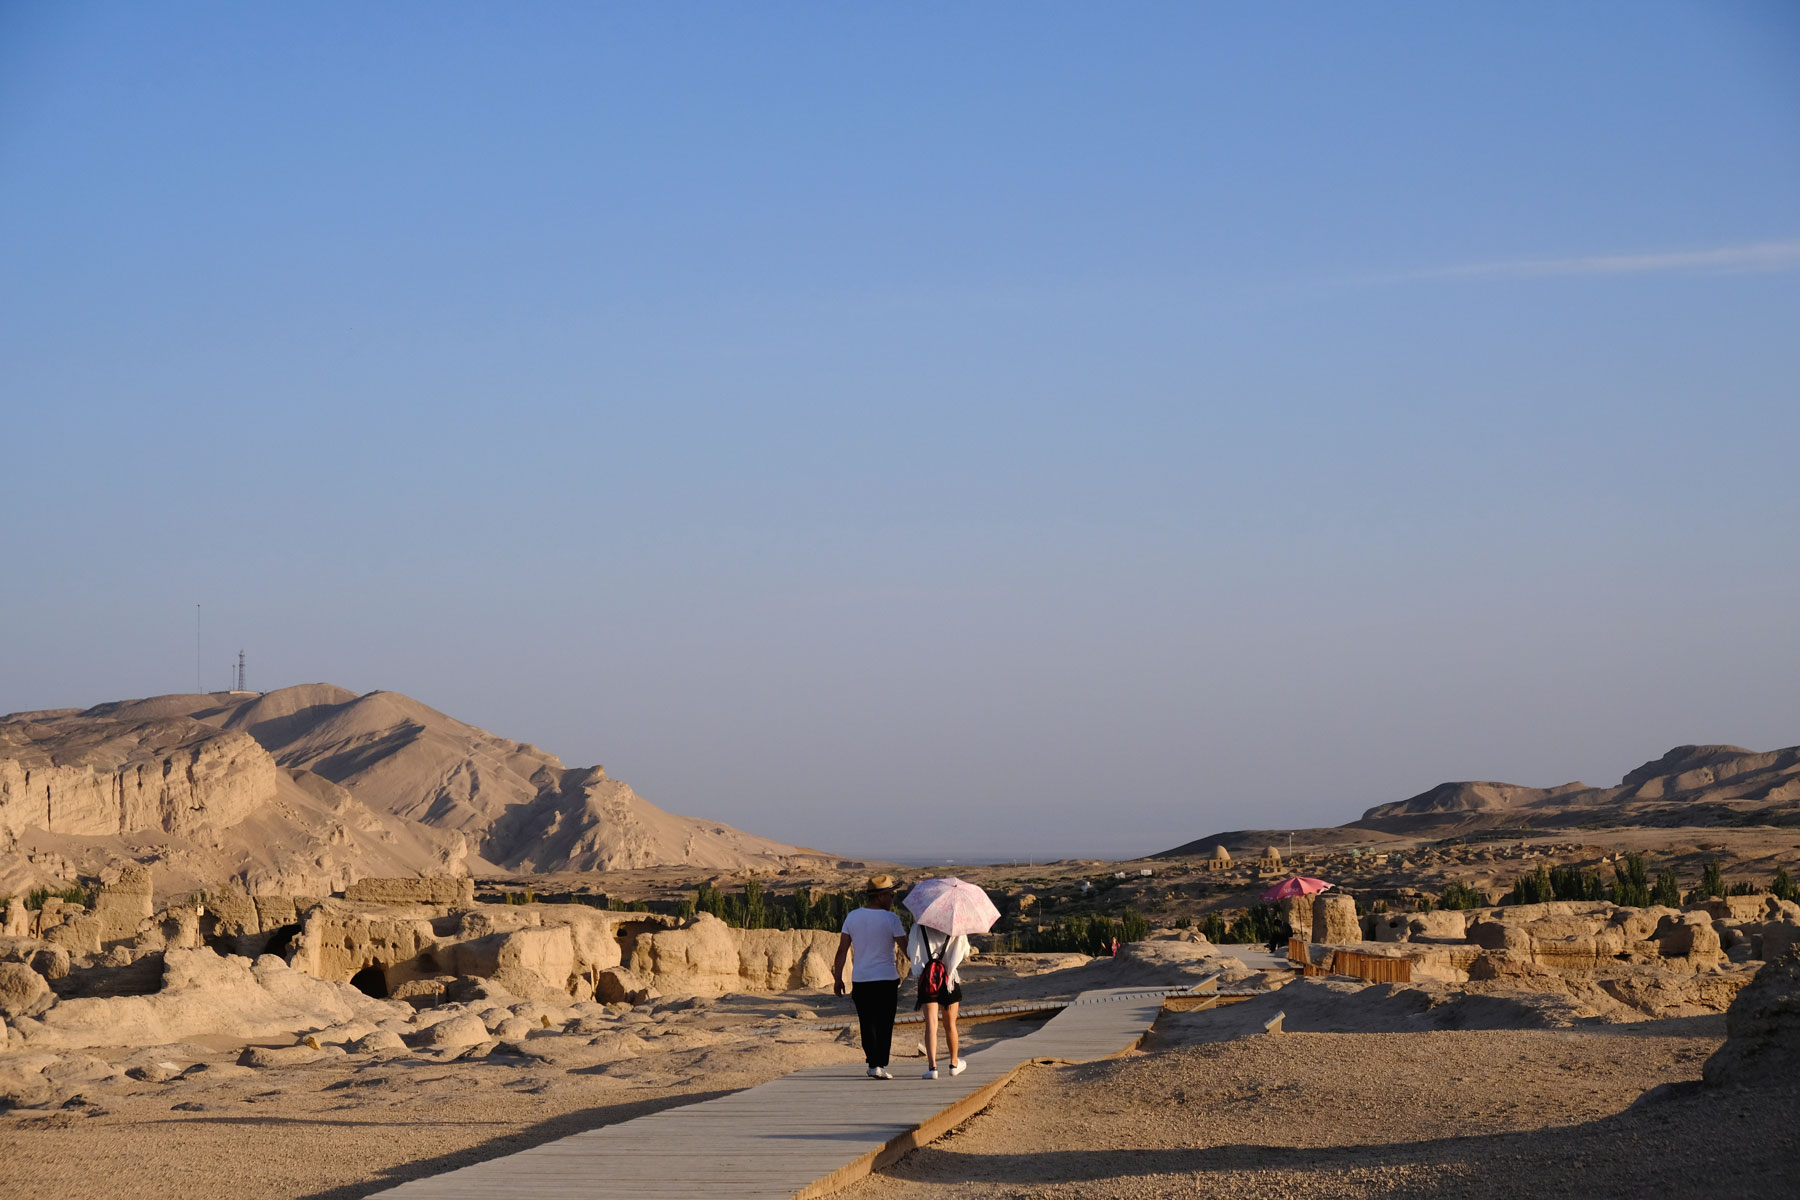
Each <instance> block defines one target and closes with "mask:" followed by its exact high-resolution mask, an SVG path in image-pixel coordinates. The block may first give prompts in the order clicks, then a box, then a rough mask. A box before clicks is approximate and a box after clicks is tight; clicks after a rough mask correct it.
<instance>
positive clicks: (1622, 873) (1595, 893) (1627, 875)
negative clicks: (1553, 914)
mask: <svg viewBox="0 0 1800 1200" xmlns="http://www.w3.org/2000/svg"><path fill="white" fill-rule="evenodd" d="M1451 886H1452V887H1455V886H1458V885H1455V884H1452V885H1451ZM1768 890H1769V891H1770V892H1772V893H1773V894H1775V895H1776V896H1779V897H1781V898H1782V899H1783V900H1795V899H1800V888H1796V887H1795V885H1794V881H1793V879H1792V878H1791V877H1790V876H1789V875H1788V872H1787V868H1786V867H1777V868H1776V870H1775V877H1774V879H1773V880H1772V881H1771V882H1770V884H1769V888H1768ZM1758 891H1759V889H1758V888H1757V887H1756V885H1754V884H1752V883H1751V882H1750V881H1748V880H1739V881H1738V882H1736V883H1731V884H1727V883H1726V882H1725V872H1724V870H1723V868H1721V867H1720V865H1719V861H1718V860H1717V859H1714V860H1713V861H1711V862H1709V863H1707V864H1706V867H1705V870H1704V871H1703V872H1702V874H1701V877H1700V886H1699V887H1697V888H1694V889H1693V890H1692V891H1690V892H1688V893H1687V895H1686V897H1685V900H1686V902H1687V903H1689V904H1694V903H1697V902H1698V901H1701V900H1707V899H1712V898H1723V897H1725V896H1754V895H1756V894H1758ZM1448 895H1449V892H1448V889H1446V892H1445V896H1446V900H1444V901H1441V902H1440V903H1442V904H1443V906H1444V907H1446V908H1450V907H1465V906H1463V905H1452V904H1450V903H1448V899H1447V897H1448ZM1683 899H1684V897H1683V895H1682V891H1681V880H1680V878H1679V877H1677V876H1676V874H1675V872H1674V871H1671V870H1668V869H1667V868H1665V869H1663V870H1661V871H1659V872H1657V875H1656V879H1655V881H1654V882H1652V881H1651V879H1650V875H1649V871H1648V870H1647V869H1646V868H1645V866H1644V856H1643V855H1642V854H1627V855H1625V856H1624V857H1623V858H1621V859H1618V860H1617V861H1615V862H1614V864H1613V879H1612V883H1611V884H1610V885H1608V884H1605V883H1603V882H1602V881H1601V879H1600V872H1599V871H1596V870H1594V869H1592V868H1588V869H1586V870H1583V869H1582V868H1580V867H1551V866H1548V865H1546V864H1544V863H1539V864H1538V866H1537V870H1536V871H1534V872H1532V873H1531V874H1530V875H1527V876H1525V877H1524V878H1522V879H1520V880H1519V881H1518V882H1517V883H1515V884H1514V885H1513V890H1512V894H1511V895H1510V896H1508V897H1507V900H1506V902H1507V903H1509V904H1542V903H1544V902H1546V901H1549V900H1610V901H1612V902H1613V903H1614V904H1621V905H1629V906H1631V907H1633V908H1647V907H1649V906H1650V905H1653V904H1660V905H1665V906H1667V907H1669V908H1679V907H1681V905H1682V903H1683ZM1466 907H1471V908H1473V907H1476V906H1475V905H1467V906H1466Z"/></svg>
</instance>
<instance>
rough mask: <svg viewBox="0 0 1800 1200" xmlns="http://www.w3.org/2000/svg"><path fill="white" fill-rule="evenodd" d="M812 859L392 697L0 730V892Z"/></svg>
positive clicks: (91, 716) (227, 697)
mask: <svg viewBox="0 0 1800 1200" xmlns="http://www.w3.org/2000/svg"><path fill="white" fill-rule="evenodd" d="M814 857H817V852H814V851H808V850H804V849H802V848H800V847H797V846H790V845H787V844H785V843H782V842H776V841H771V840H769V839H767V838H760V837H756V836H755V835H753V834H748V833H744V832H742V831H741V830H737V829H733V828H732V827H730V826H728V825H723V824H720V823H718V822H715V821H705V820H700V819H696V818H690V817H682V816H676V815H675V814H672V813H668V812H665V811H663V810H662V809H660V808H657V807H656V806H655V805H653V804H651V803H649V802H648V801H646V800H645V799H643V798H642V797H641V796H639V795H638V794H637V793H636V792H634V791H633V790H632V789H631V787H630V786H629V785H628V784H625V783H623V782H621V781H619V780H616V779H612V778H609V777H608V776H607V774H606V772H605V771H604V770H603V769H602V768H600V767H598V766H594V767H577V768H568V767H565V766H563V764H562V763H561V762H560V761H559V760H558V759H557V758H556V756H555V755H552V754H548V753H546V752H544V751H543V750H540V749H538V748H537V747H535V746H532V745H530V744H529V743H526V742H517V741H511V740H509V739H506V738H501V737H496V736H495V735H493V734H491V733H488V732H487V731H486V730H483V729H479V728H477V727H475V726H473V725H468V724H465V723H463V722H461V721H458V720H456V719H454V718H452V717H449V716H447V715H445V714H444V713H441V712H438V711H437V710H436V709H433V708H431V707H429V706H427V705H424V704H421V703H420V702H418V701H417V700H414V699H412V698H410V697H408V696H403V695H401V694H399V693H397V692H381V691H377V692H370V693H369V694H367V695H363V696H359V695H357V694H355V693H354V692H349V691H346V690H344V689H343V688H339V687H333V686H332V685H330V684H310V685H305V686H301V687H292V688H284V689H282V690H281V691H277V692H269V693H264V694H251V693H216V694H212V695H173V696H157V697H152V698H150V699H145V700H131V701H122V702H118V703H111V704H102V705H98V706H96V707H94V708H90V709H85V710H77V709H58V710H47V711H39V712H26V713H14V714H12V715H11V716H8V717H6V718H4V719H0V892H4V891H9V890H18V889H20V888H24V887H30V886H35V885H38V884H43V883H57V882H61V881H67V880H69V879H71V878H72V877H74V876H76V875H78V874H88V873H93V872H95V871H97V870H99V869H100V868H102V867H104V866H105V865H107V864H108V863H113V862H119V861H127V860H129V861H137V862H155V863H158V864H159V867H160V870H159V875H160V876H161V877H162V878H164V879H166V880H168V881H169V886H182V885H190V884H191V885H202V884H209V883H217V882H219V881H220V880H223V879H227V878H236V879H238V880H240V881H241V882H242V883H243V884H244V885H245V887H246V888H247V889H249V890H251V891H267V892H283V893H314V892H330V891H335V890H339V889H341V888H342V887H343V886H344V885H345V884H346V883H348V882H349V881H350V880H352V879H354V878H358V877H361V876H364V875H371V874H373V875H396V874H400V875H410V874H420V873H439V874H441V873H451V874H461V873H467V872H470V871H475V870H487V869H490V868H499V869H503V870H510V871H571V870H573V871H591V870H611V869H623V868H642V867H653V866H660V865H675V866H691V867H697V868H702V869H707V870H741V869H744V868H749V867H759V866H760V867H773V866H778V865H782V864H785V863H787V862H790V861H793V860H800V859H809V858H814Z"/></svg>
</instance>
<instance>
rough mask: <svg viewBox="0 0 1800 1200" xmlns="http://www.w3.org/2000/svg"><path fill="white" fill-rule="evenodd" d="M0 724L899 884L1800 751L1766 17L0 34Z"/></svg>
mask: <svg viewBox="0 0 1800 1200" xmlns="http://www.w3.org/2000/svg"><path fill="white" fill-rule="evenodd" d="M0 281H3V282H0V402H3V403H4V406H5V411H4V416H5V422H4V429H5V435H4V438H3V439H0V441H3V442H4V445H5V448H6V451H7V453H6V461H7V465H6V468H5V470H4V471H0V503H3V504H4V512H5V513H6V518H5V521H4V524H0V548H3V549H4V550H5V554H6V561H7V562H8V564H9V569H8V586H7V587H6V588H5V589H3V590H0V618H3V620H4V631H5V632H4V634H3V635H0V710H16V709H23V708H35V707H49V706H62V705H86V704H91V703H96V702H99V701H102V700H109V699H116V698H121V697H126V696H135V695H146V694H154V693H158V692H166V691H178V690H189V689H191V688H192V687H193V686H194V683H195V646H194V628H193V614H194V605H195V604H196V603H202V604H204V605H205V612H206V621H207V629H206V634H205V645H204V647H203V649H202V660H203V661H202V668H203V674H204V682H205V683H206V686H208V687H209V688H210V687H220V686H223V685H224V683H225V681H226V678H227V676H226V666H227V663H228V662H229V661H230V659H231V657H232V656H233V655H234V654H235V652H236V650H237V649H238V648H239V647H240V646H242V647H243V648H244V649H245V650H246V651H247V652H248V654H249V660H250V682H251V684H252V686H254V687H259V688H271V687H277V686H281V685H285V684H288V683H297V682H310V681H314V680H329V681H332V682H336V683H339V684H342V685H344V686H347V687H351V688H354V689H357V690H369V689H374V688H390V689H394V690H398V691H404V692H407V693H409V694H412V695H415V696H418V697H419V698H420V699H423V700H425V701H426V702H428V703H431V704H434V705H436V706H438V707H440V708H442V709H444V710H446V711H448V712H450V713H451V714H453V715H456V716H459V717H462V718H463V719H466V720H470V721H473V722H475V723H478V724H481V725H483V726H485V727H487V728H489V729H492V730H494V731H495V732H497V733H501V734H504V735H507V736H512V737H518V738H522V739H525V740H530V741H534V742H536V743H538V744H540V745H543V746H545V747H546V748H548V749H550V750H552V751H555V752H556V753H558V754H560V755H562V756H563V758H564V759H565V761H567V762H570V763H571V764H576V763H589V762H596V761H598V762H604V763H605V764H606V765H607V767H608V768H609V770H611V771H612V772H613V773H614V774H615V775H617V776H619V777H621V778H624V779H627V780H629V781H630V782H631V783H633V785H634V786H636V787H637V788H638V789H639V790H640V791H641V792H643V793H644V794H645V795H646V796H648V797H649V798H650V799H652V800H653V801H655V802H657V803H660V804H662V805H664V806H665V807H668V808H671V809H673V810H675V811H680V812H691V813H700V814H705V815H708V816H713V817H717V818H720V819H724V820H727V821H731V822H733V823H734V824H737V825H740V826H742V827H745V828H748V829H751V830H754V831H756V832H760V833H766V834H769V835H771V836H777V837H782V838H785V839H789V840H794V841H801V842H807V843H811V844H815V845H820V846H825V847H829V848H833V849H838V850H842V851H844V852H848V853H854V854H862V855H896V856H911V855H924V854H939V853H941V854H965V855H972V854H1014V853H1017V854H1027V853H1035V854H1092V855H1123V854H1131V853H1144V852H1150V851H1154V850H1158V849H1161V848H1163V847H1165V846H1167V845H1170V844H1173V843H1174V842H1176V841H1181V840H1186V839H1187V838H1190V837H1195V836H1199V835H1201V834H1203V833H1206V832H1210V831H1212V830H1215V829H1220V828H1236V827H1241V826H1272V827H1285V826H1292V825H1307V824H1315V823H1336V822H1338V821H1342V820H1347V819H1350V818H1351V817H1353V816H1354V815H1356V814H1357V813H1358V812H1360V810H1361V809H1362V808H1364V807H1366V806H1367V805H1370V804H1375V803H1380V802H1384V801H1388V800H1393V799H1398V798H1401V797H1403V796H1406V795H1409V794H1411V793H1413V792H1417V791H1420V790H1423V789H1424V788H1426V787H1428V786H1430V785H1432V784H1434V783H1436V782H1438V781H1440V780H1443V779H1450V778H1499V779H1505V780H1508V781H1512V782H1521V783H1531V784H1539V785H1549V784H1555V783H1561V782H1565V781H1567V780H1569V779H1572V778H1583V779H1586V780H1587V781H1588V782H1591V783H1610V782H1616V780H1617V777H1618V776H1619V775H1620V774H1621V773H1623V772H1624V771H1625V770H1627V769H1629V768H1630V767H1632V766H1635V765H1636V764H1637V763H1639V762H1641V761H1643V760H1645V759H1649V758H1653V757H1655V756H1656V755H1658V754H1660V753H1661V752H1662V751H1663V750H1665V749H1667V748H1668V747H1670V746H1672V745H1675V744H1677V743H1681V742H1689V741H1701V742H1705V741H1729V742H1735V743H1738V744H1743V745H1749V746H1753V747H1758V748H1770V747H1773V746H1776V745H1791V744H1794V743H1796V742H1800V729H1797V724H1800V722H1797V721H1796V714H1797V712H1800V703H1797V702H1800V683H1797V682H1796V681H1797V680H1800V671H1796V667H1797V666H1800V663H1797V661H1796V660H1797V659H1800V633H1796V628H1797V625H1796V622H1795V620H1794V617H1793V614H1794V612H1795V611H1796V602H1797V601H1800V565H1797V563H1800V556H1797V555H1796V554H1795V547H1796V543H1797V542H1800V537H1796V533H1797V531H1800V474H1796V471H1795V468H1794V446H1795V444H1796V440H1795V439H1796V435H1797V434H1800V337H1796V336H1795V332H1794V331H1795V330H1796V328H1800V17H1797V16H1796V15H1795V10H1794V9H1793V8H1792V6H1790V5H1783V4H1734V5H1703V4H1639V3H1634V4H1590V5H1579V6H1571V5H1549V4H1544V5H1524V6H1512V7H1509V8H1506V9H1498V8H1482V7H1477V6H1442V5H1410V6H1409V5H1382V6H1368V7H1366V8H1362V9H1354V8H1350V7H1348V6H1324V5H1268V6H1255V7H1248V6H1230V5H1223V4H1216V5H1208V4H1172V5H1153V4H1144V5H1136V6H1132V7H1131V8H1130V9H1128V10H1125V11H1123V12H1120V11H1102V10H1101V9H1100V8H1099V7H1096V6H1081V5H1041V4H1034V5H1023V4H1018V5H1001V4H992V5H981V6H948V5H943V6H919V7H917V8H911V9H906V10H902V9H898V8H877V7H876V6H831V5H803V4H794V5H781V4H765V5H756V6H747V5H722V4H721V5H703V4H689V5H682V6H667V5H642V6H633V7H627V6H602V5H555V4H547V3H546V4H538V5H530V6H502V5H473V4H469V5H459V4H430V5H426V4H389V5H382V6H363V5H330V4H320V5H304V6H301V5H293V6H286V7H281V6H274V5H261V6H243V5H203V4H179V3H172V4H166V5H156V6H147V5H134V4H99V3H94V4H73V5H67V4H48V3H16V2H15V3H4V4H0Z"/></svg>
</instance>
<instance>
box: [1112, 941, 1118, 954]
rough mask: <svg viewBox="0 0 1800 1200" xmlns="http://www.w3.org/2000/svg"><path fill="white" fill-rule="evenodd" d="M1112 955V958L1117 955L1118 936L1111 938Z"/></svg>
mask: <svg viewBox="0 0 1800 1200" xmlns="http://www.w3.org/2000/svg"><path fill="white" fill-rule="evenodd" d="M1112 956H1113V957H1114V958H1117V957H1119V939H1118V938H1114V939H1113V940H1112Z"/></svg>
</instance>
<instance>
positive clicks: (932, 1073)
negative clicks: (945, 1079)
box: [919, 1067, 937, 1079]
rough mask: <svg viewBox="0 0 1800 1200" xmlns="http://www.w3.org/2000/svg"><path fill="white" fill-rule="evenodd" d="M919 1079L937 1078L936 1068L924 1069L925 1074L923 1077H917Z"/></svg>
mask: <svg viewBox="0 0 1800 1200" xmlns="http://www.w3.org/2000/svg"><path fill="white" fill-rule="evenodd" d="M919 1078H920V1079H936V1078H937V1068H936V1067H926V1068H925V1073H924V1074H923V1075H921V1076H919Z"/></svg>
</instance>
